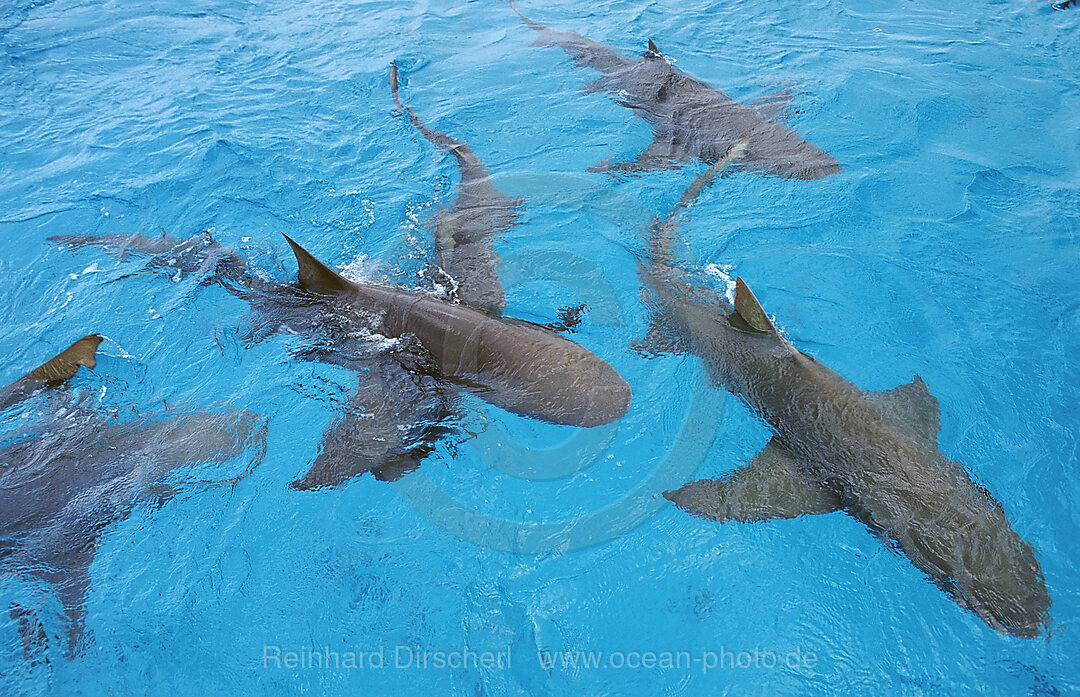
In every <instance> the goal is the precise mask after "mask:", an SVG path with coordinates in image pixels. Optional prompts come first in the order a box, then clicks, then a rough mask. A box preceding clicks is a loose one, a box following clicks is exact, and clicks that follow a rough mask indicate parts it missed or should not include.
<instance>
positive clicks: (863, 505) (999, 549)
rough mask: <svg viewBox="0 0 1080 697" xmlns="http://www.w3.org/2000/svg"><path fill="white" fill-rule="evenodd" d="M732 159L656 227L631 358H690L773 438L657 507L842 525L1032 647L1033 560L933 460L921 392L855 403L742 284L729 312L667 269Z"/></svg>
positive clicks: (957, 469)
mask: <svg viewBox="0 0 1080 697" xmlns="http://www.w3.org/2000/svg"><path fill="white" fill-rule="evenodd" d="M742 151H744V144H742V143H740V144H736V146H735V147H733V148H732V150H731V151H730V152H729V153H728V154H727V155H725V157H724V158H721V160H720V161H718V162H717V163H716V165H714V166H713V167H711V168H710V169H709V170H708V171H706V172H705V173H704V174H702V175H701V176H699V177H698V178H697V179H696V180H695V181H694V183H693V184H692V185H691V186H690V187H689V189H688V190H687V192H686V193H685V194H684V195H683V198H682V199H681V200H680V202H679V203H678V204H677V205H676V206H675V208H674V209H673V211H672V212H671V214H670V215H669V216H668V217H667V218H666V219H664V220H662V221H661V220H659V219H657V220H655V221H654V223H653V225H652V227H651V234H650V244H649V248H648V253H647V254H646V255H645V257H644V261H643V263H642V264H641V266H640V275H641V279H642V281H643V282H644V285H645V286H646V288H647V289H648V291H649V294H650V296H651V302H652V304H653V310H654V312H653V324H652V325H651V327H650V330H649V332H648V334H647V335H646V338H645V339H644V340H643V341H642V342H641V345H640V348H641V349H642V350H645V351H648V352H652V353H659V352H663V351H681V352H685V353H688V354H692V355H695V356H698V357H699V358H700V359H701V361H702V363H703V364H704V367H705V370H706V372H707V374H708V376H709V378H710V380H711V381H713V382H714V383H715V384H717V385H719V386H722V387H724V388H725V389H727V390H728V391H729V392H731V393H732V394H733V395H735V396H736V397H737V398H738V399H739V400H740V401H741V402H743V403H744V404H746V406H748V407H749V408H750V409H751V410H752V411H753V412H754V413H755V414H757V415H758V416H759V417H760V418H761V419H762V420H763V421H764V422H765V423H766V424H767V425H768V426H769V428H770V430H771V431H772V433H773V436H772V440H770V441H769V443H768V445H767V446H766V447H765V449H764V450H762V451H761V452H760V453H758V454H757V455H756V456H754V458H753V459H752V460H750V462H749V464H747V465H745V466H743V467H740V468H738V469H736V470H734V471H732V472H731V473H730V474H728V475H727V476H725V477H722V478H720V479H714V480H701V481H696V482H691V483H689V484H686V485H685V486H683V487H681V488H679V489H677V490H675V491H669V492H666V493H665V494H664V496H666V497H667V498H668V499H670V500H671V501H673V502H674V503H675V504H676V505H678V506H679V507H680V508H682V509H684V510H686V511H688V512H690V513H692V514H694V515H697V516H701V517H703V518H707V519H709V520H714V521H764V520H771V519H778V518H795V517H797V516H801V515H808V514H824V513H830V512H833V511H844V512H846V513H848V514H849V515H851V516H853V517H855V518H856V519H858V520H860V521H861V522H863V523H864V524H865V525H866V526H867V527H868V528H869V529H870V530H871V531H872V532H874V533H875V534H877V535H879V536H880V537H881V538H882V539H883V540H885V541H886V543H887V545H889V546H890V548H893V549H895V550H899V551H900V552H902V553H903V554H905V555H906V556H907V558H908V559H910V560H911V562H912V563H913V564H914V565H915V566H916V567H918V568H919V569H920V570H921V571H922V572H924V573H925V574H926V575H927V576H928V577H929V578H930V579H931V580H932V581H933V582H934V583H935V584H936V585H937V586H938V587H939V588H941V589H942V590H943V591H945V592H946V593H947V594H948V595H949V596H951V597H952V598H953V599H954V600H955V601H956V602H957V603H959V604H960V605H961V606H962V607H964V608H967V609H968V610H971V611H972V612H974V613H975V614H976V615H977V616H978V617H979V618H981V619H982V620H983V621H984V622H986V624H988V625H989V626H991V627H993V628H994V629H996V630H999V631H1001V632H1005V633H1009V634H1013V635H1016V636H1021V637H1033V636H1036V635H1038V634H1040V633H1041V632H1042V631H1043V629H1044V628H1045V627H1046V626H1047V623H1048V621H1049V619H1048V610H1049V607H1050V596H1049V594H1048V592H1047V589H1046V585H1045V582H1044V579H1043V574H1042V570H1041V568H1040V565H1039V562H1038V560H1037V559H1036V556H1035V553H1034V551H1033V549H1032V546H1031V545H1030V544H1029V543H1028V542H1026V541H1024V540H1022V539H1021V538H1020V536H1019V535H1017V533H1016V532H1015V531H1014V530H1013V528H1012V526H1011V525H1010V524H1009V520H1008V518H1007V517H1006V515H1005V511H1004V509H1003V508H1002V506H1001V504H1000V503H998V502H997V501H996V500H995V499H994V498H993V497H992V496H991V495H990V493H989V492H988V491H987V490H986V489H984V488H983V487H981V486H979V485H978V484H976V483H975V482H974V481H972V479H971V477H970V476H969V475H968V474H967V472H966V471H965V469H964V468H963V467H962V466H961V465H960V464H958V463H956V462H954V461H953V460H951V459H950V458H948V457H946V456H945V455H944V454H942V453H941V451H940V450H939V449H938V444H937V440H938V433H939V431H940V429H941V423H940V409H939V405H938V401H937V399H935V398H934V397H933V395H931V394H930V392H929V391H928V389H927V387H926V384H925V383H924V382H923V380H922V379H921V378H920V377H918V376H916V377H915V378H914V379H913V380H912V381H911V382H910V383H908V384H905V385H901V386H899V387H896V388H893V389H891V390H888V391H885V392H872V391H867V390H862V389H860V388H859V387H857V386H855V385H853V384H852V383H851V382H849V381H848V380H846V379H845V378H843V377H842V376H841V375H839V374H837V373H836V372H835V371H833V370H831V369H829V368H828V366H826V365H824V364H822V363H821V362H820V361H818V360H815V359H814V358H813V357H812V356H809V355H807V354H805V353H803V352H802V351H800V350H799V349H797V348H796V347H795V346H793V345H792V344H791V343H790V342H789V341H788V340H787V339H785V338H784V336H783V335H782V334H781V333H780V332H778V331H777V330H776V327H775V326H774V324H773V322H772V321H771V320H770V318H769V316H768V315H767V314H766V313H765V311H764V310H763V309H762V306H761V305H760V304H759V302H758V301H757V299H756V298H755V297H754V294H753V293H752V292H751V291H750V289H749V287H748V286H747V284H746V283H745V282H744V281H743V280H742V279H741V278H739V279H737V280H736V282H735V294H734V303H730V302H729V301H728V300H727V298H725V297H722V296H720V295H719V294H717V293H714V292H713V291H711V289H710V288H709V287H708V286H707V285H706V284H704V283H698V282H696V281H695V280H694V278H693V276H692V275H691V274H690V273H689V272H687V271H684V270H682V267H681V266H680V264H679V263H677V259H676V253H677V251H678V250H679V249H680V248H681V246H682V244H683V243H682V242H681V238H680V236H679V234H678V230H677V227H676V226H677V218H678V216H679V214H680V213H681V212H682V211H683V210H684V209H685V207H686V206H687V205H688V204H689V203H690V202H691V201H693V200H694V199H695V198H696V197H697V196H698V194H699V193H700V192H701V190H702V189H703V188H704V187H705V186H707V185H708V184H709V182H710V181H711V180H712V179H713V178H714V177H715V176H717V175H718V174H719V173H720V172H721V171H722V170H723V169H724V168H725V167H727V166H729V165H730V164H731V162H733V161H734V160H736V159H737V158H738V157H739V155H740V154H741V152H742Z"/></svg>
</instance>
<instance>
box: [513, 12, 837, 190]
mask: <svg viewBox="0 0 1080 697" xmlns="http://www.w3.org/2000/svg"><path fill="white" fill-rule="evenodd" d="M510 6H511V7H512V8H513V10H514V11H515V12H517V14H518V15H519V16H520V17H521V19H522V21H523V22H524V23H525V24H526V25H527V26H528V27H529V28H531V29H533V30H535V31H536V32H537V33H538V34H539V36H538V37H537V39H536V41H535V42H534V44H533V45H534V46H558V47H559V48H561V49H562V50H563V51H565V52H566V54H567V55H568V56H570V58H571V59H573V61H574V62H575V63H576V64H578V65H580V66H582V67H589V68H592V69H594V70H597V71H599V72H600V77H599V78H598V79H597V80H596V81H594V82H593V83H591V84H590V85H589V86H588V87H586V88H585V91H586V92H608V93H611V94H612V95H615V102H616V103H617V104H621V105H622V106H625V107H628V108H629V109H631V110H632V111H633V112H634V113H635V114H637V115H638V116H640V117H641V118H643V119H645V121H646V122H648V124H649V126H650V127H651V128H652V131H653V135H654V136H655V140H653V142H652V143H651V144H650V145H649V147H648V148H647V149H646V150H645V151H644V152H643V153H641V154H640V155H639V156H638V157H637V159H635V160H634V161H632V162H624V163H619V164H615V165H600V166H597V167H594V168H592V170H591V171H626V172H643V171H647V170H652V169H669V168H674V167H679V166H680V165H682V164H683V163H685V162H689V161H691V160H693V159H701V160H704V161H705V162H708V163H715V162H716V161H717V160H719V159H720V158H721V157H723V155H724V153H726V152H727V151H728V149H729V148H731V147H732V146H733V145H734V144H735V143H738V142H740V141H743V140H745V141H746V151H745V153H744V154H743V156H742V157H741V158H740V159H739V162H738V166H739V167H741V168H743V169H746V170H749V171H753V172H762V173H767V174H773V175H777V176H780V177H787V178H794V179H821V178H823V177H827V176H829V175H830V174H835V173H836V172H839V171H840V165H839V164H838V163H837V162H836V160H835V159H833V157H832V156H831V155H829V154H828V153H827V152H825V151H824V150H822V149H821V148H819V147H817V146H816V145H813V144H811V143H808V142H807V141H806V140H804V139H803V137H802V136H800V135H799V134H798V133H797V132H796V131H795V130H794V129H793V128H790V127H789V126H786V125H784V124H782V123H780V122H778V121H777V120H776V118H775V117H776V116H777V115H778V114H779V113H780V112H781V111H782V110H783V107H784V106H785V104H786V101H787V96H786V95H778V96H776V97H775V98H773V99H770V100H768V101H765V102H759V103H757V104H740V103H738V102H736V101H735V100H733V99H732V98H731V97H729V96H727V95H726V94H724V92H722V91H721V90H719V89H717V88H715V87H712V86H710V85H708V84H706V83H704V82H702V81H700V80H698V79H696V78H694V77H691V76H690V75H687V74H686V73H685V72H683V71H682V70H679V69H678V68H676V67H675V66H673V65H672V64H671V63H670V62H669V61H668V60H667V59H666V58H665V57H664V56H663V55H662V54H661V53H660V51H659V50H658V49H657V48H656V44H654V43H653V41H652V39H650V40H649V45H648V50H646V51H645V53H644V54H643V55H642V57H641V58H639V59H636V60H635V59H632V58H627V57H626V56H623V55H622V54H620V53H618V52H616V51H614V50H612V49H611V48H610V47H608V46H605V45H604V44H601V43H598V42H596V41H593V40H591V39H587V38H585V37H583V36H581V35H580V34H578V33H576V32H561V31H556V30H554V29H550V28H548V27H546V26H544V25H542V24H538V23H537V22H534V21H532V20H531V19H529V18H528V17H526V16H525V15H523V14H521V12H520V11H519V10H518V8H517V5H516V4H515V3H514V2H513V0H511V2H510Z"/></svg>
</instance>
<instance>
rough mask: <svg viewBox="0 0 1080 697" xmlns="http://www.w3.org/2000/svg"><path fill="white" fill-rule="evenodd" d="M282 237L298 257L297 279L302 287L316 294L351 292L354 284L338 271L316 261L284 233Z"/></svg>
mask: <svg viewBox="0 0 1080 697" xmlns="http://www.w3.org/2000/svg"><path fill="white" fill-rule="evenodd" d="M282 237H284V238H285V240H286V241H287V242H288V243H289V246H290V247H292V251H293V254H294V255H296V264H297V266H299V267H300V268H299V271H298V272H297V277H298V279H299V281H300V287H301V288H303V289H304V290H310V291H313V292H315V293H341V292H343V291H346V290H349V289H350V288H351V287H352V283H351V282H350V281H349V280H348V279H346V278H344V277H343V276H342V275H341V274H339V273H338V272H337V271H334V270H333V269H331V268H330V267H329V266H327V265H326V264H324V263H322V262H321V261H319V260H318V259H316V258H315V257H314V256H313V255H312V254H311V252H309V251H308V250H306V249H304V248H303V247H301V246H300V245H299V244H297V243H296V241H295V240H293V238H291V237H289V236H288V235H286V234H284V233H282Z"/></svg>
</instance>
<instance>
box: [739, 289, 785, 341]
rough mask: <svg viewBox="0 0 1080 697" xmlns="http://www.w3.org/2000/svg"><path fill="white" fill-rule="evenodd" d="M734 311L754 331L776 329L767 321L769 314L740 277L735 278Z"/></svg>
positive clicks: (772, 330)
mask: <svg viewBox="0 0 1080 697" xmlns="http://www.w3.org/2000/svg"><path fill="white" fill-rule="evenodd" d="M735 312H737V313H738V314H739V317H741V318H742V319H743V321H745V322H746V323H747V324H748V325H750V328H751V329H754V330H755V331H759V332H774V331H776V327H774V326H773V323H772V322H771V321H769V316H768V315H766V314H765V310H763V309H762V308H761V303H759V302H758V299H757V298H756V297H754V294H753V293H752V292H751V291H750V288H749V287H748V286H747V285H746V283H745V282H744V281H743V280H742V278H737V279H735Z"/></svg>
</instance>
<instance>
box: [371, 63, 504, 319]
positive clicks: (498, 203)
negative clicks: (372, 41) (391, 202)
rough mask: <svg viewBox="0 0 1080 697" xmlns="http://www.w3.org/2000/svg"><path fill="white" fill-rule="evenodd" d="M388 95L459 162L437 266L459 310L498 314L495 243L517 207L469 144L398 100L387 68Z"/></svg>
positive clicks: (439, 235)
mask: <svg viewBox="0 0 1080 697" xmlns="http://www.w3.org/2000/svg"><path fill="white" fill-rule="evenodd" d="M390 91H391V93H392V94H393V97H394V103H395V104H397V106H398V108H400V109H402V110H403V111H404V112H405V113H406V114H408V116H409V120H410V121H411V122H412V124H413V126H415V127H416V129H417V130H418V131H420V133H421V134H423V136H424V137H425V138H426V139H427V140H428V141H429V142H431V143H432V144H433V145H435V146H436V147H438V148H439V149H441V150H443V151H446V152H449V153H450V154H452V155H453V156H454V159H455V160H456V161H457V167H458V173H459V174H460V176H461V181H460V182H459V183H458V192H457V200H456V201H455V203H454V207H453V208H452V209H450V210H440V211H439V213H438V215H437V216H436V219H435V247H436V256H437V260H438V262H439V266H440V267H441V268H442V270H443V271H445V272H446V273H447V274H448V275H449V276H450V277H451V278H452V279H453V280H454V283H455V286H456V291H457V297H458V298H459V299H460V300H461V303H462V304H463V305H468V306H469V307H473V308H476V309H478V310H484V311H486V312H489V313H491V314H499V313H500V312H502V310H503V308H504V307H506V296H505V294H504V293H503V287H502V283H500V281H499V275H498V269H497V264H498V255H497V254H496V253H495V249H494V247H493V245H492V242H493V238H494V237H495V236H496V235H498V234H499V233H500V232H503V231H505V230H507V229H509V228H510V227H512V226H513V225H514V224H516V223H517V219H518V215H519V213H518V208H519V207H520V206H521V201H518V200H514V199H510V198H508V197H507V196H505V195H504V194H502V193H500V192H499V191H498V190H496V189H495V186H494V185H493V184H492V183H491V174H490V173H489V172H488V170H487V168H486V167H485V166H484V164H483V163H482V162H481V161H480V158H478V157H477V156H476V153H474V152H473V150H472V148H470V147H469V145H468V143H466V142H464V141H462V140H458V139H456V138H451V137H450V136H448V135H446V134H445V133H442V132H440V131H436V130H434V129H432V128H430V127H429V126H428V125H427V124H426V123H424V121H423V120H422V119H421V118H420V117H419V116H418V115H417V113H416V112H415V111H413V110H412V108H411V107H409V106H407V105H405V104H402V103H401V99H400V97H399V96H398V68H397V64H396V63H392V64H391V65H390Z"/></svg>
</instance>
